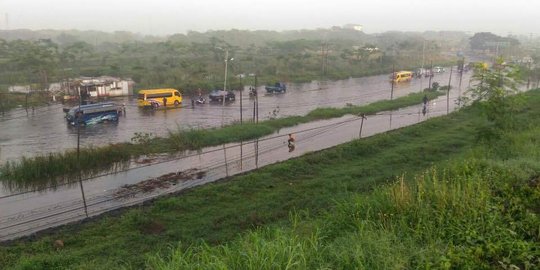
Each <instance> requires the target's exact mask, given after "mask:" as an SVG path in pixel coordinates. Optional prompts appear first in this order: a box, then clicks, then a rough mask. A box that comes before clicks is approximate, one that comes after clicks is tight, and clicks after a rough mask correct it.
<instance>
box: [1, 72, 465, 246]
mask: <svg viewBox="0 0 540 270" xmlns="http://www.w3.org/2000/svg"><path fill="white" fill-rule="evenodd" d="M443 76H446V79H448V75H441V76H440V77H439V78H444V77H443ZM377 77H378V78H379V79H385V78H386V76H376V77H370V78H364V79H355V80H348V81H340V82H334V83H331V84H329V85H330V86H328V88H327V89H311V88H313V87H315V86H317V84H316V83H313V84H307V85H300V86H301V87H300V86H297V87H296V88H294V87H293V88H292V90H291V91H288V92H287V93H286V94H283V95H279V96H264V97H261V99H260V109H261V111H262V110H263V109H262V108H268V110H269V111H270V109H272V106H273V105H274V104H282V106H283V107H280V115H281V116H283V115H289V114H303V113H306V112H307V111H309V110H311V109H313V108H315V107H317V106H321V105H327V106H328V105H329V104H330V102H329V101H332V102H335V103H334V105H336V106H344V105H345V103H348V102H351V101H353V102H352V103H354V104H364V103H370V102H373V101H375V100H379V99H384V98H387V97H388V96H389V94H388V93H387V92H388V90H387V89H380V90H369V89H372V88H369V87H368V88H365V89H366V90H360V89H363V88H362V87H361V86H358V85H356V86H355V87H356V88H355V89H356V91H357V92H358V94H357V95H356V96H352V95H351V96H349V98H347V99H346V100H345V101H341V99H339V98H342V97H344V96H345V94H344V93H352V92H353V91H355V90H353V88H354V87H353V86H351V85H354V83H353V82H357V83H359V82H364V83H366V84H368V83H367V82H369V81H370V79H374V78H377ZM436 81H437V80H436ZM439 81H440V80H439ZM453 81H456V85H457V80H455V79H454V78H453ZM467 81H468V79H467ZM424 83H425V82H424ZM340 84H342V85H343V87H341V88H340V87H338V86H339V85H340ZM382 84H383V85H385V84H386V83H382ZM426 84H427V83H426ZM368 85H369V84H368ZM345 86H346V87H345ZM419 88H420V87H419V82H413V83H411V84H410V85H403V86H400V88H398V89H397V90H396V94H395V96H401V95H406V94H408V93H410V92H414V91H417V90H418V89H419ZM309 89H311V90H309ZM331 89H334V90H331ZM335 89H338V90H335ZM330 91H337V92H340V93H341V94H339V95H338V96H339V98H337V97H336V96H335V95H333V93H334V92H332V95H329V93H328V92H330ZM313 93H319V94H318V95H317V94H313ZM457 96H458V90H457V87H456V88H455V89H454V90H453V91H451V100H452V102H450V106H451V107H450V109H451V110H452V109H453V107H454V101H453V100H455V99H456V98H457ZM300 97H303V98H305V99H306V100H309V101H310V102H313V103H315V102H317V101H319V102H320V105H312V104H309V105H308V104H306V105H305V106H285V104H291V103H290V102H291V100H298V102H299V103H303V104H305V100H304V99H300ZM245 101H249V98H248V97H246V99H245ZM420 102H421V101H419V103H420ZM271 105H272V106H271ZM235 106H236V108H235ZM311 106H313V107H311ZM221 109H222V108H221V106H214V105H205V106H202V107H196V108H195V109H186V108H182V109H177V110H170V111H157V112H153V115H147V114H146V113H145V112H140V111H138V110H134V108H133V112H131V113H129V112H128V115H127V118H125V119H124V118H122V119H121V120H120V123H118V124H117V125H103V126H100V127H98V126H96V127H92V128H89V129H86V130H85V135H86V138H88V139H89V140H90V139H95V141H96V142H99V143H107V142H111V141H113V140H109V139H110V138H100V137H103V136H104V135H98V133H99V132H98V131H100V132H101V133H103V134H109V135H110V134H125V135H127V134H128V133H129V132H132V131H133V130H134V129H133V128H134V127H135V126H136V125H135V123H141V121H142V122H144V121H145V120H143V119H150V120H152V121H150V122H152V123H153V124H151V125H150V126H149V127H148V129H147V130H150V129H151V130H153V131H154V132H156V133H158V134H164V133H166V130H167V129H166V128H164V127H162V128H161V129H160V128H159V125H156V124H155V123H154V122H156V121H158V120H159V121H161V123H169V122H170V123H176V122H177V121H181V120H180V119H184V118H182V117H186V115H191V116H193V117H194V116H195V115H197V121H201V122H200V123H201V126H212V125H220V124H221V118H220V117H218V118H216V117H213V116H212V117H210V115H213V114H215V113H218V114H219V113H221ZM225 109H227V110H229V109H230V111H231V113H229V114H227V116H228V118H227V119H228V121H232V120H233V119H238V115H239V112H238V111H236V109H239V107H238V106H237V104H230V105H228V106H226V107H225ZM246 111H247V110H246ZM420 111H421V107H420V105H418V106H412V107H408V108H405V109H402V110H399V111H394V112H392V113H390V112H386V113H381V114H379V115H375V116H370V117H369V118H368V119H367V120H365V121H364V124H363V128H362V137H366V136H371V135H374V134H378V133H381V132H385V131H387V130H390V129H395V128H400V127H403V126H407V125H411V124H415V123H417V122H419V121H423V120H425V119H427V118H428V117H433V116H438V115H442V114H445V113H446V97H441V98H439V99H437V100H435V101H433V102H432V103H430V112H429V113H428V115H427V116H422V115H421V114H420ZM210 112H214V113H210ZM52 114H53V115H55V114H56V113H52ZM130 115H133V116H130ZM171 115H172V116H171ZM205 115H206V116H208V117H207V118H205ZM35 117H38V118H39V116H35ZM132 118H135V119H139V120H138V121H135V120H134V119H132ZM187 119H189V118H186V120H185V121H187ZM36 120H37V119H32V118H30V119H24V120H23V121H21V122H25V121H33V122H34V121H36ZM45 120H47V119H44V121H45ZM58 120H63V119H62V118H60V119H58ZM130 120H131V122H130ZM11 121H14V122H19V120H11ZM38 122H39V121H38ZM8 123H9V122H8ZM49 123H51V125H54V123H55V122H54V121H50V122H49ZM202 123H204V125H203V124H202ZM360 123H361V121H360V119H358V118H357V117H355V116H344V117H341V118H339V119H331V120H325V121H317V122H312V123H307V124H302V125H298V126H295V127H291V128H284V129H282V130H280V132H279V133H275V134H272V135H269V136H266V137H264V138H261V139H259V140H258V142H257V141H250V142H245V143H242V144H239V143H234V144H228V145H225V146H219V147H209V148H205V149H203V150H202V151H200V152H188V153H183V154H181V155H178V156H175V157H165V158H164V157H161V158H160V159H158V160H157V161H158V162H154V163H153V164H148V165H140V164H139V165H137V164H135V165H133V167H132V168H130V169H129V170H127V171H125V172H121V173H116V174H110V175H105V176H102V177H96V178H94V179H90V180H86V181H84V182H83V187H84V191H85V196H86V201H87V206H88V208H87V211H88V213H89V216H95V215H99V214H101V213H104V212H107V211H111V210H113V209H117V208H121V207H125V206H129V205H133V204H137V203H140V202H143V201H146V200H149V199H151V198H154V197H157V196H161V195H163V194H167V193H171V192H176V191H180V190H184V189H188V188H191V187H194V186H198V185H202V184H205V183H209V182H213V181H216V180H218V179H221V178H223V177H225V176H227V175H234V174H238V173H241V172H245V171H250V170H253V169H256V168H258V167H262V166H265V165H268V164H272V163H276V162H279V161H282V160H287V159H289V158H292V157H296V156H300V155H303V154H305V153H308V152H312V151H317V150H322V149H326V148H329V147H332V146H335V145H338V144H341V143H344V142H348V141H351V140H353V139H357V138H358V136H359V130H360ZM123 125H124V126H123ZM129 125H133V126H132V128H131V131H129V132H128V131H127V130H130V128H129ZM163 125H165V124H163ZM25 126H27V124H21V125H20V127H21V128H22V127H25ZM62 126H63V128H64V131H67V132H65V133H67V134H71V135H70V136H68V137H67V138H71V137H72V136H73V135H72V131H71V129H70V128H68V127H66V126H65V125H62ZM47 131H48V132H46V133H49V131H50V133H61V132H60V131H58V130H56V131H55V130H47ZM121 131H122V132H125V133H122V132H121ZM94 132H95V133H94ZM114 132H117V133H114ZM159 132H162V133H159ZM288 133H294V134H296V149H295V151H293V152H289V151H288V148H287V146H286V140H287V136H286V135H287V134H288ZM32 138H34V139H35V140H38V141H39V140H41V139H40V138H41V137H40V136H34V137H32ZM115 138H116V139H118V136H117V137H115ZM51 139H52V140H53V141H56V139H54V138H51ZM125 139H127V137H126V138H124V140H125ZM12 140H17V139H12ZM27 140H30V139H29V138H27ZM58 148H62V147H58ZM224 148H225V149H224ZM29 149H32V147H30V148H29ZM42 149H51V150H54V149H57V148H54V147H52V148H48V147H47V144H45V145H44V146H43V148H42ZM256 149H258V151H256ZM225 161H227V162H225ZM192 168H196V169H198V170H200V171H204V172H205V173H206V174H205V176H204V177H202V178H200V179H194V180H183V181H179V182H178V183H177V184H176V185H172V186H169V187H166V188H158V189H155V190H153V191H150V192H147V193H142V192H139V193H135V194H130V195H129V196H126V197H121V198H119V197H118V196H115V194H117V192H118V190H119V189H121V187H122V186H124V185H132V184H137V183H139V182H141V181H145V180H148V179H153V178H156V177H159V176H161V175H164V174H167V173H171V172H180V171H185V170H189V169H192ZM74 180H76V179H74ZM83 218H85V209H84V206H83V201H82V198H81V188H80V186H79V184H78V183H75V184H73V185H66V186H62V187H58V188H56V189H54V190H52V189H50V190H45V191H42V192H27V193H22V194H15V193H13V192H11V191H8V190H0V241H1V240H7V239H13V238H16V237H20V236H24V235H28V234H31V233H34V232H37V231H40V230H43V229H46V228H50V227H55V226H58V225H61V224H66V223H69V222H73V221H77V220H81V219H83Z"/></svg>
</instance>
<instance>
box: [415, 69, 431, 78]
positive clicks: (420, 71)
mask: <svg viewBox="0 0 540 270" xmlns="http://www.w3.org/2000/svg"><path fill="white" fill-rule="evenodd" d="M428 72H429V70H427V69H425V68H419V69H416V70H415V71H414V77H416V78H420V77H422V76H425V75H426V74H427V73H428Z"/></svg>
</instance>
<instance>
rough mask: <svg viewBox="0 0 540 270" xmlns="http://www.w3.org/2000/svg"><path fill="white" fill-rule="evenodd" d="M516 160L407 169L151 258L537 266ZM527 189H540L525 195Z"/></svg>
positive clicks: (163, 262)
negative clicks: (270, 224) (320, 208)
mask: <svg viewBox="0 0 540 270" xmlns="http://www.w3.org/2000/svg"><path fill="white" fill-rule="evenodd" d="M522 165H523V164H521V165H520V166H522ZM515 169H516V168H515V167H513V166H508V164H496V163H493V162H489V161H486V160H476V159H474V158H470V159H467V160H465V161H463V162H458V163H457V164H454V165H451V166H448V167H447V168H445V169H437V168H432V169H431V170H429V171H426V172H425V173H423V174H421V175H417V176H415V177H413V178H411V179H406V178H405V177H404V176H402V177H399V178H398V181H397V182H396V183H393V184H389V185H387V186H383V187H379V188H376V189H375V190H374V191H373V192H372V193H371V194H369V195H358V194H351V196H350V197H349V198H347V199H345V200H342V201H339V202H338V203H337V204H336V205H335V206H334V207H333V209H332V211H329V212H327V213H326V214H325V215H324V216H323V217H322V218H319V219H308V220H302V221H300V224H298V222H299V221H294V220H293V221H291V223H292V224H295V225H293V227H292V228H290V229H282V228H270V229H268V228H267V229H261V230H256V231H252V232H249V233H247V234H245V235H244V236H242V237H240V238H239V239H237V240H235V241H233V242H231V243H228V244H225V245H217V246H209V245H207V244H195V245H191V246H189V247H188V248H182V247H178V248H175V249H173V250H172V251H171V253H170V254H167V255H166V256H163V255H154V256H150V257H149V259H148V262H147V264H148V268H150V269H419V268H438V269H439V268H442V269H473V268H474V269H489V268H511V267H519V268H520V269H537V268H538V267H540V256H539V255H540V254H539V253H538V248H540V244H539V243H540V235H539V231H538V228H539V227H538V226H540V218H539V216H538V213H535V212H534V211H535V210H536V211H537V209H535V207H538V206H540V204H539V203H540V196H538V195H539V193H538V191H539V187H540V186H539V185H537V186H535V187H530V186H529V183H528V182H527V181H526V180H528V179H529V176H530V175H528V173H523V171H520V170H515ZM529 169H531V171H534V172H535V173H538V172H539V171H540V170H539V169H540V166H538V165H536V166H534V167H532V168H529ZM524 176H527V177H525V178H523V177H524ZM530 192H533V193H534V192H536V193H537V196H536V198H534V197H533V198H529V197H527V196H524V195H527V194H528V193H530ZM531 199H532V200H531Z"/></svg>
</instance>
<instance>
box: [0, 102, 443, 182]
mask: <svg viewBox="0 0 540 270" xmlns="http://www.w3.org/2000/svg"><path fill="white" fill-rule="evenodd" d="M424 94H426V95H427V96H428V98H429V99H434V98H436V97H438V96H440V95H442V94H443V93H441V92H426V93H412V94H409V95H407V96H405V97H401V98H397V99H394V100H383V101H378V102H375V103H372V104H368V105H365V106H349V107H345V108H319V109H315V110H313V111H311V112H310V113H308V114H307V115H306V116H291V117H285V118H279V119H272V120H267V121H262V122H261V123H259V124H255V123H244V124H242V125H240V124H234V125H230V126H226V127H222V128H213V129H191V130H179V131H171V132H169V136H168V137H166V138H154V139H152V140H150V141H149V142H144V143H138V144H132V143H119V144H114V145H109V146H104V147H96V148H88V149H83V150H82V151H81V167H80V168H81V170H82V171H83V174H85V175H92V174H94V173H96V172H99V171H106V170H110V169H112V168H115V167H118V166H122V165H126V164H125V162H128V161H129V160H130V159H131V158H134V157H138V156H140V155H145V154H153V153H168V152H172V151H185V150H197V149H201V148H203V147H207V146H215V145H220V144H225V143H231V142H239V141H246V140H253V139H256V138H260V137H262V136H265V135H269V134H272V133H273V132H275V131H278V130H279V129H281V128H284V127H291V126H295V125H298V124H302V123H307V122H311V121H316V120H321V119H328V118H335V117H341V116H344V115H346V114H361V113H364V114H368V115H369V114H374V113H377V112H380V111H386V110H395V109H398V108H402V107H407V106H412V105H415V104H418V103H420V102H421V100H422V97H423V96H424ZM76 157H77V155H76V152H75V151H74V150H69V151H66V152H64V153H52V154H48V155H43V156H37V157H32V158H23V159H22V160H21V161H20V162H8V163H7V164H5V165H3V166H1V167H0V181H2V182H3V183H4V184H5V185H6V186H7V187H9V188H12V189H36V188H40V187H45V186H49V185H53V186H54V185H56V184H58V183H64V182H66V181H69V179H70V178H73V176H74V175H76V174H77V173H78V172H79V170H78V168H79V167H78V165H77V164H78V163H77V158H76Z"/></svg>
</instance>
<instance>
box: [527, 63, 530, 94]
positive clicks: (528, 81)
mask: <svg viewBox="0 0 540 270" xmlns="http://www.w3.org/2000/svg"><path fill="white" fill-rule="evenodd" d="M527 73H529V75H528V76H527V90H529V89H530V86H531V61H529V72H527Z"/></svg>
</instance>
